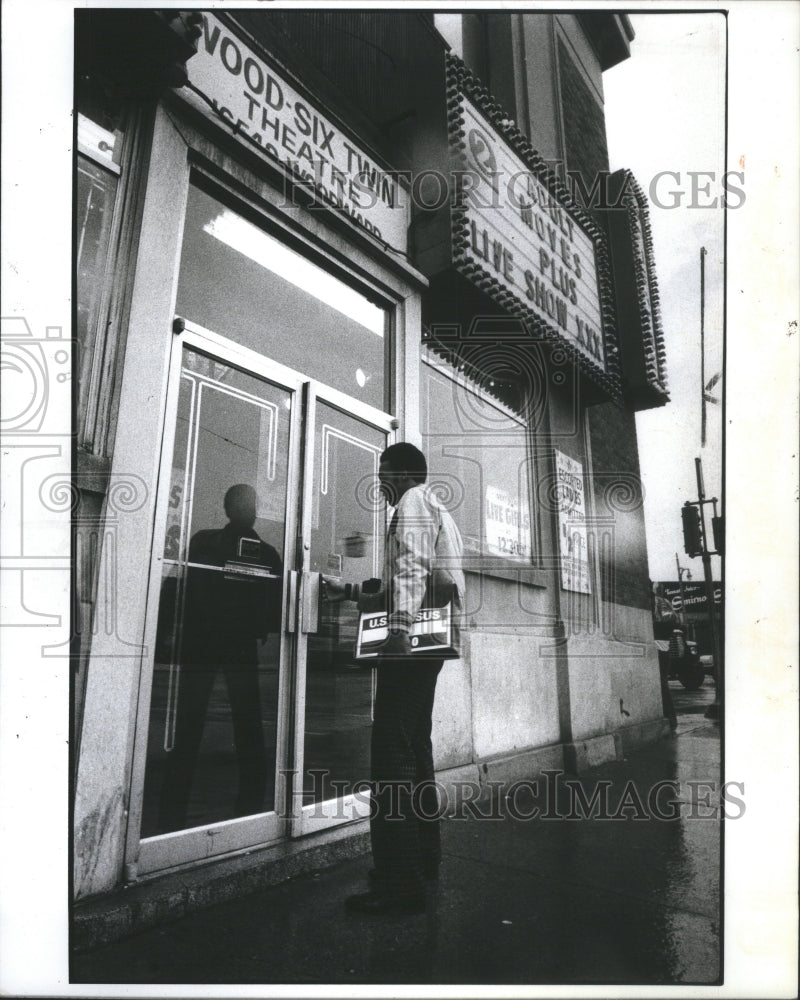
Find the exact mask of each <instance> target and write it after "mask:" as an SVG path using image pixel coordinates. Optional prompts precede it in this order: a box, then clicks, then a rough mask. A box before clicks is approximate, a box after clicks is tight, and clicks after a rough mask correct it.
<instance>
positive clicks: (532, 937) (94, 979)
mask: <svg viewBox="0 0 800 1000" xmlns="http://www.w3.org/2000/svg"><path fill="white" fill-rule="evenodd" d="M681 711H682V708H681V706H680V705H679V706H678V712H679V713H680V712H681ZM665 782H668V783H669V784H665ZM593 796H595V800H594V803H595V804H594V806H592V797H593ZM719 806H720V740H719V727H718V725H717V724H716V723H713V722H711V721H709V720H707V719H705V718H704V716H703V714H702V707H701V708H700V710H698V709H697V708H695V709H694V711H693V712H686V711H685V709H684V714H679V726H678V731H677V733H676V734H675V735H674V736H672V737H670V738H668V739H664V740H662V741H660V742H658V743H655V744H651V745H650V746H648V747H646V748H644V749H642V750H639V751H637V752H635V753H632V754H631V755H630V756H629V757H628V758H627V759H626V760H624V761H618V762H613V763H609V764H605V765H603V766H601V767H598V768H594V769H593V770H592V771H590V772H588V773H586V774H584V775H582V776H581V778H580V781H578V779H576V778H575V777H574V776H569V775H560V776H556V775H555V774H554V773H551V774H550V776H549V778H547V777H540V778H539V781H538V784H537V785H536V787H535V789H534V787H533V785H532V783H524V784H519V785H517V787H516V788H514V787H513V786H509V787H508V788H505V789H504V790H503V792H502V793H501V794H500V795H498V796H497V797H496V798H495V799H494V800H492V801H488V800H487V801H483V802H482V803H481V804H480V806H479V807H473V808H472V809H468V808H462V809H461V810H459V809H456V810H455V813H454V815H452V816H450V817H449V818H448V819H447V820H445V822H444V824H443V848H444V858H443V862H442V871H441V877H440V879H439V885H438V889H436V890H435V891H432V892H431V898H430V900H429V905H428V909H427V912H426V913H423V914H419V915H414V916H382V917H375V916H365V915H360V914H354V913H349V912H348V911H346V910H345V909H344V907H343V905H342V901H343V899H344V898H345V897H346V896H347V895H349V894H351V893H354V892H359V891H362V890H363V889H364V888H365V881H366V872H367V869H368V868H369V867H370V859H369V856H368V855H365V856H363V857H359V858H356V859H351V860H347V861H343V862H341V863H339V864H338V865H336V866H334V867H331V868H327V869H325V870H324V871H321V872H318V873H311V874H305V875H301V876H299V877H297V878H294V879H291V880H289V881H287V882H284V883H283V884H281V885H279V886H275V887H271V888H268V889H263V890H260V891H258V892H256V893H253V894H251V895H248V896H246V897H243V898H241V899H237V900H235V901H233V902H229V903H224V904H220V905H218V906H215V907H213V908H210V909H208V910H205V911H202V912H200V913H195V914H192V915H190V916H187V917H184V918H183V919H181V920H178V921H176V922H174V923H171V924H168V925H165V926H162V927H159V928H157V929H153V930H148V931H145V932H142V933H140V934H137V935H136V936H134V937H130V938H128V939H126V940H123V941H119V942H116V943H114V944H110V945H107V946H105V947H103V948H99V949H97V950H95V951H92V952H89V953H85V954H79V955H75V956H73V959H72V967H71V976H70V979H71V982H73V983H109V984H122V983H130V984H133V983H153V984H176V983H186V984H277V983H286V984H325V983H331V984H334V983H338V984H344V983H353V984H373V983H374V984H391V983H409V984H425V983H427V984H436V983H452V984H465V983H471V984H490V983H493V984H531V985H533V984H548V983H562V984H573V983H574V984H577V983H584V984H605V983H609V984H610V983H619V984H624V983H628V984H661V983H663V984H671V983H703V984H710V983H714V982H716V981H717V980H718V975H719V969H720V927H721V920H720V887H719V873H720V856H721V855H720V826H721V824H720V809H719ZM537 808H538V815H537V816H535V817H534V816H533V813H534V810H535V809H537ZM727 808H728V812H729V815H735V814H736V809H735V808H731V807H730V806H728V807H727ZM475 812H477V813H478V815H475V814H474V813H475ZM589 813H591V814H592V818H586V814H589ZM599 813H602V814H603V815H605V816H606V817H608V818H601V816H600V815H599ZM671 816H675V818H669V817H671ZM612 817H614V818H612Z"/></svg>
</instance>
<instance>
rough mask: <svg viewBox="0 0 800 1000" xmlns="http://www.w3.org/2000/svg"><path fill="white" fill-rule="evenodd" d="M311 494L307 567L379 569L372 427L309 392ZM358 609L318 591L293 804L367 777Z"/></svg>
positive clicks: (368, 711)
mask: <svg viewBox="0 0 800 1000" xmlns="http://www.w3.org/2000/svg"><path fill="white" fill-rule="evenodd" d="M313 426H314V444H313V454H314V468H313V474H312V482H311V485H310V488H311V491H312V502H311V530H310V536H309V537H310V553H309V555H310V560H309V568H310V570H311V572H312V573H325V574H328V575H331V576H339V577H342V578H343V579H344V580H345V581H348V582H361V581H363V580H366V579H369V578H370V577H377V576H379V575H380V572H381V565H382V560H383V544H384V538H383V536H384V522H385V506H384V504H383V502H382V500H381V499H380V496H379V494H378V493H377V473H378V460H379V457H380V453H381V452H382V451H383V449H384V448H385V447H386V436H387V430H388V427H387V428H385V429H379V428H378V427H375V426H371V425H370V424H369V423H366V422H364V421H363V420H360V419H357V418H356V417H355V416H353V415H351V414H348V413H342V412H341V411H339V410H338V409H334V408H333V407H332V406H329V405H327V404H326V403H324V402H322V401H321V400H319V399H318V400H317V402H316V405H315V415H314V421H313ZM357 625H358V609H357V607H356V605H355V604H354V603H353V602H350V601H343V602H337V603H331V602H327V601H325V600H324V596H321V597H320V601H319V615H318V625H317V630H316V632H314V633H312V634H310V635H308V637H307V642H308V645H307V653H306V671H305V726H304V743H303V803H304V805H309V804H311V803H319V802H322V801H327V800H330V799H335V798H340V797H342V796H344V795H348V794H349V793H351V792H352V791H353V789H354V786H357V785H358V783H359V782H366V780H367V779H368V778H369V741H370V731H371V719H372V700H373V677H372V673H373V672H372V670H369V669H367V670H364V669H363V668H362V669H356V664H355V663H354V660H353V653H354V648H355V641H356V629H357Z"/></svg>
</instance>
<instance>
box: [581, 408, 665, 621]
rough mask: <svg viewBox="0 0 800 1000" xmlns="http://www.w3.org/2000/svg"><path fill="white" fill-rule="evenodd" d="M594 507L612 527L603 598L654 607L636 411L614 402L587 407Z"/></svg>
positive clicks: (604, 561) (605, 558) (603, 565)
mask: <svg viewBox="0 0 800 1000" xmlns="http://www.w3.org/2000/svg"><path fill="white" fill-rule="evenodd" d="M588 424H589V435H590V441H591V448H592V473H593V481H594V492H595V511H596V514H597V516H598V518H599V519H601V520H605V519H608V521H609V522H610V523H611V524H612V526H613V531H614V547H613V551H612V552H608V551H601V560H600V561H601V572H602V578H603V580H604V581H606V584H605V586H604V597H605V598H606V599H607V600H609V599H610V600H613V601H615V602H616V603H617V604H625V605H628V606H629V607H634V608H646V609H648V610H649V608H650V579H649V571H648V566H647V541H646V537H645V525H644V509H643V506H642V500H643V497H642V486H641V478H640V474H639V450H638V443H637V440H636V423H635V417H634V414H633V413H631V412H630V411H629V410H625V409H622V408H620V407H618V406H616V405H615V404H614V403H603V404H601V405H599V406H593V407H591V408H590V409H589V411H588Z"/></svg>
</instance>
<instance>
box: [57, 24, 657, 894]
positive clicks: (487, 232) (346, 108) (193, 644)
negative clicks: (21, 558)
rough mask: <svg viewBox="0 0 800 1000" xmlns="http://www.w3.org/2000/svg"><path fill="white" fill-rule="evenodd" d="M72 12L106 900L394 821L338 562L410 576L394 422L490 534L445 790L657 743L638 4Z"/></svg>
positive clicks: (83, 751)
mask: <svg viewBox="0 0 800 1000" xmlns="http://www.w3.org/2000/svg"><path fill="white" fill-rule="evenodd" d="M76 30H77V33H78V46H77V53H78V55H77V67H76V76H77V87H76V105H77V107H76V111H77V114H76V119H77V124H76V134H77V154H76V191H77V219H76V233H77V244H76V261H77V268H78V275H77V285H78V313H77V330H76V336H77V340H78V343H79V347H80V362H79V365H80V367H79V374H80V380H79V381H80V384H79V388H78V394H77V402H78V434H79V450H78V459H77V468H76V481H77V485H78V487H79V489H80V497H81V500H80V505H79V507H78V512H77V516H76V532H75V533H76V554H77V558H76V581H75V593H76V608H77V612H78V613H77V614H76V621H77V622H78V626H79V627H78V630H77V631H78V634H77V635H76V639H75V650H74V659H75V685H74V689H75V711H74V718H75V727H76V731H75V755H74V759H75V807H74V819H75V830H74V848H75V866H74V873H75V896H76V898H77V899H79V900H80V899H84V898H88V897H92V896H96V895H97V894H99V893H106V892H109V891H112V890H114V889H117V888H120V887H122V886H123V885H125V884H130V883H132V882H134V881H137V880H142V879H146V878H155V877H157V876H159V874H161V873H167V872H172V871H175V870H181V869H182V868H183V867H185V866H189V865H197V864H199V863H201V862H205V861H208V860H212V859H215V858H220V857H223V856H225V855H230V854H233V853H235V852H242V851H254V850H257V849H260V848H265V847H270V846H275V845H285V848H286V850H288V851H290V852H296V853H297V854H298V855H300V854H302V852H303V851H304V850H306V849H307V848H309V847H310V846H318V845H320V844H324V843H325V842H326V840H329V839H331V838H334V837H335V838H340V837H341V835H342V831H345V832H347V831H352V832H355V831H357V830H361V829H363V828H364V823H365V821H366V816H367V815H368V812H369V799H368V794H367V792H366V789H365V782H366V780H367V778H368V775H369V760H368V756H369V753H368V751H369V732H370V724H371V711H372V703H373V698H374V680H373V676H372V672H371V671H369V670H367V671H363V670H357V669H355V664H354V662H353V646H354V638H355V629H356V624H357V612H356V609H355V606H354V605H352V604H350V603H348V602H345V603H343V604H340V605H335V604H329V603H327V602H326V601H325V600H324V596H323V595H322V594H321V590H320V585H319V580H320V574H322V573H328V574H333V575H338V576H342V577H343V578H345V579H347V580H355V581H359V580H364V579H367V578H369V577H371V576H375V575H377V574H378V570H379V566H380V564H381V557H382V545H383V537H384V532H385V527H386V516H387V511H386V510H385V507H384V506H383V505H382V503H381V501H380V498H379V496H378V494H377V492H376V489H375V474H376V472H377V466H378V458H379V455H380V453H381V451H382V450H383V449H384V448H385V447H386V446H387V444H389V443H391V442H393V441H396V440H409V441H412V442H414V443H416V444H418V445H420V446H421V447H422V448H423V449H424V450H425V452H426V454H427V456H428V461H429V468H430V476H429V481H430V483H431V488H433V489H435V490H436V491H437V494H438V495H439V496H440V498H441V499H442V500H443V502H444V503H445V504H446V505H447V506H448V507H449V508H450V509H451V511H452V513H453V516H454V517H455V519H456V521H457V522H458V524H459V527H460V529H461V532H462V535H463V538H464V542H465V566H464V568H465V571H466V574H467V594H466V600H465V613H466V623H467V628H466V629H465V642H464V648H463V650H462V656H461V658H460V659H459V660H455V661H451V662H449V663H448V664H447V667H446V669H445V670H444V671H443V673H442V675H441V679H440V682H439V686H438V689H437V700H436V706H435V710H434V726H435V733H434V746H435V751H436V755H437V760H436V763H437V769H438V774H439V777H440V780H441V781H442V783H443V786H444V787H447V786H448V785H449V786H452V785H453V784H454V783H456V782H459V781H465V780H466V781H473V782H474V783H476V785H477V784H480V783H485V782H487V781H490V780H498V779H503V778H507V777H510V776H520V775H522V774H525V775H534V774H536V773H537V772H538V771H540V770H541V769H542V768H543V767H547V766H555V767H559V766H566V767H568V768H572V769H580V768H583V767H586V766H591V765H593V764H595V763H600V762H602V761H604V760H609V759H613V758H614V757H615V756H616V755H617V754H619V753H620V752H621V751H622V749H623V748H624V747H626V746H631V745H635V744H636V743H640V742H643V741H646V740H649V739H654V738H656V737H657V736H658V735H659V734H660V733H661V732H662V731H663V728H664V720H663V718H662V709H661V700H660V689H659V681H658V665H657V658H656V653H655V647H654V644H653V637H652V623H651V618H650V593H649V582H648V579H647V557H646V545H645V538H644V523H643V515H642V507H641V488H640V484H639V479H638V458H637V451H636V434H635V424H634V412H635V410H636V409H637V408H642V407H645V406H652V405H660V404H661V403H663V402H666V399H667V395H666V384H665V376H664V359H663V346H662V338H661V331H660V325H659V319H658V300H657V290H656V285H655V277H654V265H653V260H652V253H651V248H650V246H649V231H648V225H647V216H646V205H645V204H644V201H643V198H642V197H641V192H640V191H639V190H638V187H637V186H636V184H635V182H634V181H633V179H632V178H631V177H630V175H628V174H626V173H625V172H622V173H621V174H618V175H614V178H613V179H612V178H610V177H609V175H608V171H607V167H608V163H607V154H606V153H605V133H604V125H603V114H602V87H601V75H602V71H603V70H604V69H605V68H608V66H610V65H613V64H614V62H615V61H619V60H620V59H622V58H626V57H627V55H628V53H629V42H630V39H631V32H630V26H629V24H628V22H627V20H626V19H625V18H622V17H619V16H617V15H613V14H597V15H566V14H536V15H528V14H524V15H517V14H514V15H511V14H506V13H501V12H498V13H490V14H486V15H477V14H475V15H473V14H464V15H460V14H459V15H455V14H453V15H448V16H447V17H446V18H444V19H435V18H434V16H433V15H432V14H428V13H426V12H411V13H403V12H399V11H397V12H389V11H381V12H372V13H369V12H363V11H360V12H331V11H323V12H310V11H304V12H288V11H283V12H269V13H265V12H261V11H253V10H248V11H239V12H233V13H222V12H215V13H213V14H212V13H204V14H198V13H193V14H181V13H179V12H166V13H164V12H162V13H160V14H159V13H156V12H155V11H146V12H136V11H125V12H121V13H117V14H115V13H110V12H99V11H85V12H78V15H77V22H76ZM137 40H138V41H137ZM143 40H144V41H143ZM145 42H146V43H147V44H145ZM145 53H147V57H145ZM154 54H155V55H154ZM159 60H160V62H159ZM526 66H529V67H531V68H530V69H525V67H526ZM534 67H535V68H534ZM526 74H527V75H526ZM482 79H483V81H484V82H483V83H482V82H481V80H482ZM487 81H488V83H489V84H490V85H491V88H492V89H491V92H490V91H489V90H487V89H486V87H485V86H484V84H485V83H486V82H487ZM520 81H522V82H520ZM553 94H556V98H555V99H554V97H553ZM512 119H514V120H515V121H516V122H517V123H518V125H515V124H513V122H512ZM604 171H605V174H604V173H603V172H604ZM575 176H579V177H582V178H586V179H588V178H591V177H595V176H603V177H604V178H605V179H606V180H608V181H609V184H611V185H612V186H613V185H614V184H615V185H616V192H617V196H618V197H617V202H618V204H617V211H616V214H614V212H613V211H611V210H610V209H609V207H608V205H607V204H605V205H604V206H603V207H601V208H597V207H596V206H594V205H592V204H585V203H584V204H582V203H581V202H580V199H578V198H577V197H576V196H575V190H574V188H573V187H572V185H571V183H570V181H571V179H572V180H574V177H575Z"/></svg>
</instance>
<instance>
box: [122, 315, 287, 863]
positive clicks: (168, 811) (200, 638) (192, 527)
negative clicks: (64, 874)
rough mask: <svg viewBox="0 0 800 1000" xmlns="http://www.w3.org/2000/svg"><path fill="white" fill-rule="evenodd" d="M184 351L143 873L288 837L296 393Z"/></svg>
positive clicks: (164, 549) (151, 723)
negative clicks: (284, 824) (283, 777)
mask: <svg viewBox="0 0 800 1000" xmlns="http://www.w3.org/2000/svg"><path fill="white" fill-rule="evenodd" d="M182 339H183V342H182V344H176V350H175V354H176V366H177V367H178V368H179V371H178V373H177V379H176V382H177V384H175V383H173V400H174V402H173V407H174V414H173V415H172V417H171V419H170V418H169V417H168V422H169V423H170V424H171V429H172V431H173V440H172V443H171V458H170V459H169V463H168V468H167V469H165V472H164V474H162V486H161V494H162V495H161V504H160V507H161V524H162V525H163V527H162V533H161V537H162V538H163V542H162V544H161V546H158V547H157V548H159V549H160V551H159V552H158V553H157V555H156V557H155V560H154V573H153V576H154V578H155V577H156V576H158V588H157V596H156V597H155V600H154V601H153V605H154V607H155V606H157V611H156V613H155V619H156V621H155V629H154V641H153V662H152V676H151V679H150V682H151V686H150V695H149V701H150V707H149V717H148V724H147V742H146V751H145V754H144V757H145V760H144V766H143V772H144V773H143V795H142V799H141V816H140V829H141V838H142V844H141V853H140V856H139V867H140V869H148V868H153V867H157V868H158V867H163V866H165V865H168V864H171V863H178V862H180V861H184V860H188V859H191V858H193V857H196V856H198V855H199V856H204V855H207V854H210V853H219V852H221V851H226V850H234V849H236V848H237V847H240V846H246V845H248V844H252V843H259V842H261V843H263V842H268V841H270V840H274V839H276V838H277V837H279V836H280V835H281V833H282V829H281V819H280V815H279V813H280V810H279V808H278V807H279V804H280V803H281V795H282V790H281V787H280V773H281V768H282V767H283V765H284V763H285V754H286V750H285V745H286V736H285V729H286V726H285V721H284V720H285V717H286V712H285V711H283V712H282V710H281V703H282V699H283V698H285V697H286V684H287V677H288V673H289V670H290V667H291V655H292V652H293V651H292V649H291V634H290V632H289V631H288V630H289V629H290V628H291V623H290V622H289V621H288V619H287V615H286V613H285V605H286V603H287V593H288V592H289V586H290V583H291V582H292V581H293V579H294V577H295V576H296V574H292V573H291V572H290V571H291V569H292V565H293V560H294V558H295V555H294V551H293V548H294V545H293V542H294V532H295V531H296V511H295V509H294V505H293V504H291V503H288V502H287V500H288V498H289V497H290V496H292V497H294V496H296V493H297V479H298V468H297V466H298V461H297V459H298V454H299V450H298V445H299V436H300V412H299V410H300V407H299V399H300V396H301V393H300V391H299V390H300V386H301V383H300V382H299V380H294V379H293V378H292V377H291V376H289V377H287V376H286V375H285V373H283V378H282V379H281V378H280V377H279V376H278V375H276V372H278V371H279V369H278V368H277V366H270V365H269V364H267V363H265V362H264V360H263V359H253V358H248V357H246V356H245V355H246V353H247V352H242V351H239V352H237V351H236V350H235V349H234V350H233V351H228V352H226V351H224V350H220V349H219V346H218V345H217V344H215V343H214V342H213V341H212V340H206V339H204V337H203V336H202V334H198V333H197V332H196V331H192V330H188V331H187V332H186V333H185V334H184V336H183V338H182ZM254 361H255V364H254V363H253V362H254ZM243 362H248V363H249V364H247V366H246V365H245V364H243ZM254 369H255V370H254ZM270 375H273V377H269V376H270ZM165 459H166V456H165ZM164 465H165V466H166V465H167V461H166V460H165V462H164ZM254 817H258V819H257V820H254ZM186 831H191V834H190V835H188V836H181V837H178V836H177V835H178V834H184V833H185V832H186Z"/></svg>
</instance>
